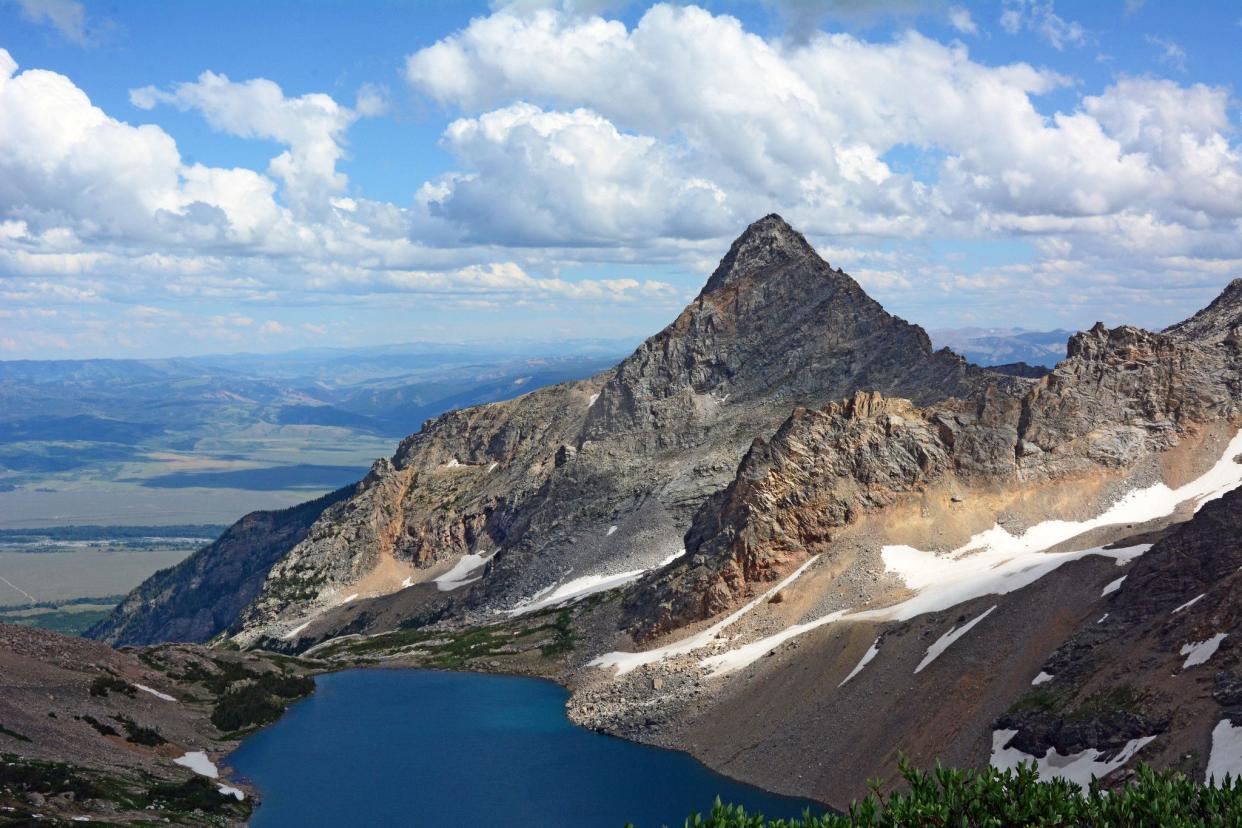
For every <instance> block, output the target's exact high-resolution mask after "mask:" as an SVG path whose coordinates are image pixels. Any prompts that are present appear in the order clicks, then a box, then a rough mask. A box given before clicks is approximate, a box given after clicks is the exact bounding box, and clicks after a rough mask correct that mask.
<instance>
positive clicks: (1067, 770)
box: [991, 730, 1156, 788]
mask: <svg viewBox="0 0 1242 828" xmlns="http://www.w3.org/2000/svg"><path fill="white" fill-rule="evenodd" d="M1017 735H1018V731H1016V730H995V731H993V732H992V760H991V763H992V767H994V768H998V769H1000V770H1017V769H1018V766H1019V765H1021V764H1022V763H1023V762H1034V763H1035V768H1036V770H1037V771H1038V772H1039V778H1040V779H1042V780H1044V781H1048V780H1050V779H1065V780H1068V781H1070V782H1074V783H1076V784H1078V785H1080V786H1082V787H1083V788H1085V787H1087V785H1089V784H1091V780H1092V779H1093V778H1095V779H1103V778H1104V777H1105V776H1107V775H1108V774H1110V773H1112V772H1113V771H1115V770H1117V769H1118V768H1120V767H1121V766H1122V765H1124V764H1125V763H1126V762H1129V761H1130V759H1131V758H1133V757H1134V754H1136V753H1138V752H1139V751H1140V750H1142V749H1143V748H1144V747H1145V746H1146V745H1147V744H1148V743H1149V742H1151V741H1152V740H1153V739H1155V738H1156V737H1155V736H1144V737H1143V738H1141V739H1133V740H1131V741H1129V742H1126V744H1125V746H1124V747H1122V748H1121V750H1119V751H1117V752H1116V753H1115V754H1114V755H1113V757H1112V758H1111V759H1103V758H1101V757H1103V756H1104V755H1105V754H1104V752H1103V751H1099V750H1096V749H1095V748H1089V749H1087V750H1084V751H1083V752H1082V753H1073V754H1070V755H1069V756H1062V755H1061V754H1059V753H1057V751H1056V748H1051V747H1050V748H1048V752H1047V753H1045V754H1044V755H1043V756H1032V755H1031V754H1029V753H1023V752H1022V751H1020V750H1018V749H1017V748H1013V747H1007V745H1008V744H1009V742H1010V741H1011V740H1012V739H1013V737H1014V736H1017Z"/></svg>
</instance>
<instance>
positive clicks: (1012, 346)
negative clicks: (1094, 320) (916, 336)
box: [927, 328, 1070, 368]
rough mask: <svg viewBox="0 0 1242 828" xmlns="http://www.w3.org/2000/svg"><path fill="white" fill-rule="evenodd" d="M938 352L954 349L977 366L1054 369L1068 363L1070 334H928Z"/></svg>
mask: <svg viewBox="0 0 1242 828" xmlns="http://www.w3.org/2000/svg"><path fill="white" fill-rule="evenodd" d="M927 334H928V336H930V337H931V338H932V341H933V342H934V343H936V347H937V348H944V347H948V348H952V349H953V350H954V351H956V352H957V353H959V354H961V355H962V356H964V357H966V359H968V360H970V361H971V362H973V363H975V364H977V365H1007V364H1010V363H1015V362H1025V363H1027V364H1029V365H1042V366H1044V367H1046V368H1052V367H1053V366H1055V365H1056V364H1057V363H1058V362H1060V361H1061V360H1063V359H1065V343H1066V342H1068V341H1069V338H1070V331H1064V330H1061V329H1060V328H1058V329H1057V330H1055V331H1028V330H1024V329H1022V328H945V329H941V330H932V331H928V332H927Z"/></svg>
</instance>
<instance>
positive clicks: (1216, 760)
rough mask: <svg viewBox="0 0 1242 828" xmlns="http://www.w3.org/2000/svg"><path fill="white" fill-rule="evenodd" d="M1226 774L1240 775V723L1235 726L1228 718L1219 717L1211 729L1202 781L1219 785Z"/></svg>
mask: <svg viewBox="0 0 1242 828" xmlns="http://www.w3.org/2000/svg"><path fill="white" fill-rule="evenodd" d="M1226 776H1229V777H1232V778H1234V779H1237V778H1238V777H1240V776H1242V725H1238V726H1236V727H1235V726H1234V724H1233V722H1231V721H1230V720H1229V719H1221V720H1220V721H1219V722H1217V724H1216V727H1215V728H1214V729H1213V730H1212V753H1211V755H1210V756H1209V757H1208V764H1207V774H1206V775H1205V777H1204V782H1206V783H1207V784H1209V785H1211V784H1213V783H1215V784H1217V785H1219V784H1221V783H1223V782H1224V781H1225V777H1226Z"/></svg>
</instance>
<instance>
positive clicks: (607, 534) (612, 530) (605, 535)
mask: <svg viewBox="0 0 1242 828" xmlns="http://www.w3.org/2000/svg"><path fill="white" fill-rule="evenodd" d="M615 531H617V527H616V526H609V527H608V531H607V532H605V533H604V537H608V536H610V535H611V534H612V533H613V532H615Z"/></svg>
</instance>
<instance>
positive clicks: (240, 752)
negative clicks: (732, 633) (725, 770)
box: [226, 670, 809, 828]
mask: <svg viewBox="0 0 1242 828" xmlns="http://www.w3.org/2000/svg"><path fill="white" fill-rule="evenodd" d="M316 683H317V685H318V687H317V689H316V692H315V694H314V695H313V696H311V697H310V698H308V699H306V700H304V701H301V702H299V703H298V704H296V705H294V707H293V708H292V709H290V710H289V712H288V713H286V714H285V716H284V718H282V719H281V720H280V721H279V722H277V723H276V724H275V725H273V726H271V727H269V728H267V729H265V730H262V731H260V732H258V733H256V734H255V735H253V736H251V737H249V738H247V739H246V740H245V741H244V742H243V743H242V745H241V746H240V747H239V748H238V749H237V750H236V751H235V752H234V753H233V754H232V756H230V757H229V759H228V760H227V762H226V764H227V765H229V766H230V767H232V768H233V769H234V770H235V771H236V772H237V773H238V774H240V775H242V776H243V777H246V778H248V779H250V780H251V781H252V782H253V783H254V784H255V785H256V786H257V787H258V788H259V790H260V791H261V792H262V795H263V803H262V805H261V806H260V807H259V808H258V810H256V811H255V815H254V819H253V824H254V825H255V826H256V828H286V826H290V827H291V826H315V825H332V826H349V825H366V826H372V825H375V826H387V825H394V826H397V825H409V826H423V825H428V826H449V825H454V826H456V825H471V826H474V825H479V826H482V825H496V826H506V828H509V827H510V826H541V828H561V827H562V826H563V827H564V828H571V826H572V828H584V827H586V828H594V826H601V828H621V826H623V825H624V824H625V823H626V822H627V821H629V822H633V823H634V824H635V826H637V827H638V828H659V827H660V826H663V825H668V826H670V828H671V826H681V825H682V823H683V821H684V820H685V818H686V816H687V814H688V813H690V812H691V811H694V810H698V811H704V812H705V811H706V810H707V809H708V808H709V807H710V806H711V803H712V800H713V799H714V798H715V797H716V796H717V795H719V796H720V797H721V798H722V799H724V800H725V801H733V802H738V803H741V804H743V805H745V806H746V807H747V809H754V810H759V811H762V812H763V813H765V814H768V815H769V816H773V817H775V816H783V817H786V818H788V817H793V816H799V815H801V813H802V810H803V808H804V807H806V806H807V805H808V804H809V803H805V802H802V801H800V800H794V799H788V798H785V797H779V796H775V795H772V794H769V793H766V792H764V791H760V790H758V789H756V788H752V787H749V786H746V785H742V784H739V783H737V782H734V781H731V780H729V779H726V778H725V777H723V776H720V775H718V774H716V773H713V772H712V771H710V770H708V769H707V768H705V767H704V766H702V765H700V764H699V763H698V762H696V761H695V760H693V759H692V758H690V757H689V756H687V755H686V754H683V753H678V752H675V751H667V750H660V749H658V748H651V747H646V746H643V745H638V744H634V743H632V742H626V741H623V740H621V739H616V738H613V737H610V736H605V735H602V734H599V733H594V732H591V731H588V730H584V729H582V728H579V727H576V726H574V725H573V724H570V722H569V720H568V719H566V718H565V709H564V707H565V698H566V693H565V691H564V690H563V689H562V688H561V687H559V686H557V685H555V684H553V683H551V682H546V681H539V680H536V679H525V678H514V677H509V676H491V675H482V674H474V673H447V672H434V671H426V670H350V671H346V672H342V673H334V674H331V675H325V676H320V677H319V678H318V679H317V680H316Z"/></svg>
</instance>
